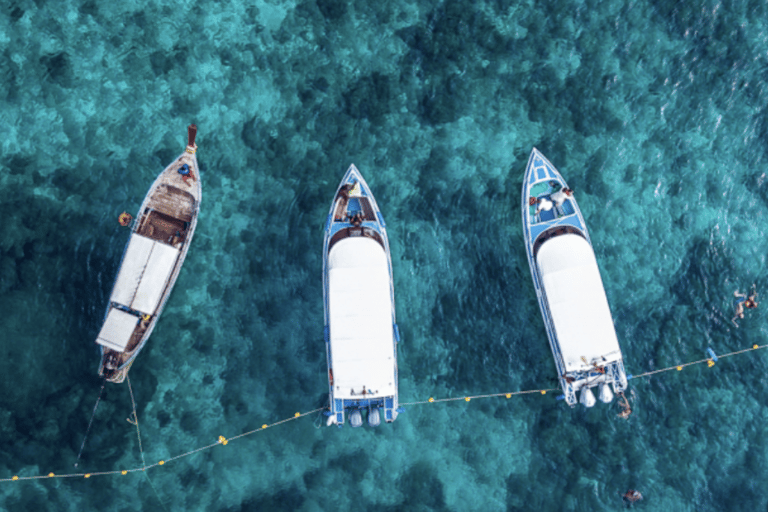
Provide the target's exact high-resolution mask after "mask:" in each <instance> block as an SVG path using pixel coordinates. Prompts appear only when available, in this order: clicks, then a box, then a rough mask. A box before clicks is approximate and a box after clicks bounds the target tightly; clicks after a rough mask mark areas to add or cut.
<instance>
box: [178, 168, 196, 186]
mask: <svg viewBox="0 0 768 512" xmlns="http://www.w3.org/2000/svg"><path fill="white" fill-rule="evenodd" d="M179 174H181V179H182V181H184V183H185V184H186V185H189V183H187V180H188V179H190V178H191V179H192V180H193V181H197V178H195V175H194V174H193V173H192V169H190V168H189V165H187V164H184V165H182V166H181V167H179ZM189 186H191V185H189Z"/></svg>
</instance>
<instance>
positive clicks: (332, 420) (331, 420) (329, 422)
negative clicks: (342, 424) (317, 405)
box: [325, 414, 336, 427]
mask: <svg viewBox="0 0 768 512" xmlns="http://www.w3.org/2000/svg"><path fill="white" fill-rule="evenodd" d="M334 423H336V415H335V414H332V415H331V416H328V419H327V420H326V421H325V426H327V427H330V426H331V425H333V424H334Z"/></svg>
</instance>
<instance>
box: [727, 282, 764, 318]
mask: <svg viewBox="0 0 768 512" xmlns="http://www.w3.org/2000/svg"><path fill="white" fill-rule="evenodd" d="M733 297H734V300H733V303H734V307H735V308H736V314H734V315H733V318H731V322H733V325H735V326H736V328H738V327H739V324H737V323H736V319H737V318H744V308H748V309H754V308H756V307H757V305H758V302H757V291H756V289H755V285H752V293H750V294H749V297H747V295H746V294H744V293H739V290H736V291H735V292H733Z"/></svg>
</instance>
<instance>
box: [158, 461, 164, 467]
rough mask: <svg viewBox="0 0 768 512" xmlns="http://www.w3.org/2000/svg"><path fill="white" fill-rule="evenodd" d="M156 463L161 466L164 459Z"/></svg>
mask: <svg viewBox="0 0 768 512" xmlns="http://www.w3.org/2000/svg"><path fill="white" fill-rule="evenodd" d="M157 464H158V465H159V466H162V465H163V464H165V461H164V460H161V461H160V462H158V463H157Z"/></svg>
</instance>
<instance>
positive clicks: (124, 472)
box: [120, 470, 128, 475]
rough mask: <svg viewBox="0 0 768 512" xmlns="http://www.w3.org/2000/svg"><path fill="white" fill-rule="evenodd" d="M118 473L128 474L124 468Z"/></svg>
mask: <svg viewBox="0 0 768 512" xmlns="http://www.w3.org/2000/svg"><path fill="white" fill-rule="evenodd" d="M120 474H121V475H127V474H128V472H127V471H126V470H122V471H121V472H120Z"/></svg>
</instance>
